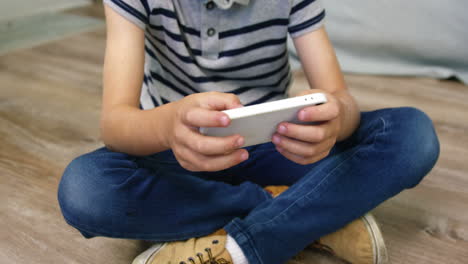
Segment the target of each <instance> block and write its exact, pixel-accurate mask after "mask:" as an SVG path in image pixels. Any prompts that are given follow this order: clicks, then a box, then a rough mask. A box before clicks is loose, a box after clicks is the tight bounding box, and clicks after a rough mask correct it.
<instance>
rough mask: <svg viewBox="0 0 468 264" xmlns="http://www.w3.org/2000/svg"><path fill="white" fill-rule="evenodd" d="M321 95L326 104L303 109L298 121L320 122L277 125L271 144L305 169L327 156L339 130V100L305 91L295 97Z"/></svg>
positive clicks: (327, 95) (316, 91) (314, 91)
mask: <svg viewBox="0 0 468 264" xmlns="http://www.w3.org/2000/svg"><path fill="white" fill-rule="evenodd" d="M318 92H321V93H324V94H325V95H326V97H327V100H328V102H327V103H325V104H322V105H318V106H309V107H305V108H303V109H302V110H301V111H299V113H298V118H299V120H300V121H303V122H319V124H315V125H298V124H292V123H287V122H283V123H280V124H279V125H278V127H277V129H276V133H275V134H274V135H273V138H272V141H273V143H274V144H275V145H276V150H278V152H280V153H281V154H282V155H283V156H285V157H286V158H287V159H289V160H291V161H294V162H296V163H299V164H302V165H307V164H311V163H314V162H317V161H319V160H321V159H323V158H325V157H326V156H328V154H329V153H330V150H331V149H332V147H333V146H334V145H335V143H336V141H337V138H338V135H339V132H340V127H341V120H340V117H341V105H340V102H339V101H338V99H337V98H336V97H335V96H333V95H332V94H330V93H327V92H325V91H323V90H318V89H314V90H307V91H303V92H301V93H300V94H298V95H297V96H300V95H306V94H311V93H318Z"/></svg>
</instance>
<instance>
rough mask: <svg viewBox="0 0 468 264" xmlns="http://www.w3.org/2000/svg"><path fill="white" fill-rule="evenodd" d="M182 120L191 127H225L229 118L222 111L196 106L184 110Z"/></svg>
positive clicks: (229, 120)
mask: <svg viewBox="0 0 468 264" xmlns="http://www.w3.org/2000/svg"><path fill="white" fill-rule="evenodd" d="M182 122H183V123H184V124H186V125H188V126H193V127H226V126H228V125H229V124H230V123H231V119H230V118H229V116H228V115H227V114H225V113H223V112H220V111H214V110H209V109H204V108H200V107H196V108H191V109H190V110H188V111H187V112H185V114H184V115H183V116H182Z"/></svg>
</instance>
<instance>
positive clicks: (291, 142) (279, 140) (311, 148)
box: [273, 134, 335, 158]
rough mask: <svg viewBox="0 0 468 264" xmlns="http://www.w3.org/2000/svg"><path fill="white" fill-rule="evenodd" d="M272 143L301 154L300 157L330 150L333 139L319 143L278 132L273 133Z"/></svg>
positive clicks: (333, 142)
mask: <svg viewBox="0 0 468 264" xmlns="http://www.w3.org/2000/svg"><path fill="white" fill-rule="evenodd" d="M273 143H274V144H275V145H276V146H277V147H280V148H282V149H285V150H286V151H288V152H290V153H293V154H296V155H299V156H302V157H305V158H307V157H313V156H315V155H317V154H319V153H322V152H324V151H327V150H330V149H331V148H332V147H333V145H334V144H335V141H334V140H333V139H331V138H330V139H327V140H325V141H323V142H321V143H319V144H316V143H307V142H303V141H299V140H295V139H291V138H288V137H284V136H281V135H278V134H275V135H273Z"/></svg>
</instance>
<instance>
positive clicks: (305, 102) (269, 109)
mask: <svg viewBox="0 0 468 264" xmlns="http://www.w3.org/2000/svg"><path fill="white" fill-rule="evenodd" d="M326 102H327V98H326V96H325V95H324V94H323V93H315V94H308V95H304V96H298V97H293V98H287V99H282V100H278V101H273V102H268V103H262V104H256V105H251V106H246V107H241V108H235V109H230V110H225V111H223V112H224V113H226V114H227V115H228V116H229V118H230V119H231V124H230V125H229V126H228V127H201V128H200V129H199V131H200V133H202V134H204V135H207V136H217V137H224V136H230V135H234V134H239V135H241V136H243V137H244V139H245V144H244V146H243V147H248V146H252V145H256V144H261V143H266V142H270V141H271V138H272V136H273V134H274V133H275V132H276V128H277V126H278V124H279V123H281V122H284V121H285V122H290V123H296V124H302V123H304V122H301V121H299V119H298V118H297V114H298V112H299V110H301V109H302V108H304V107H307V106H313V105H320V104H324V103H326Z"/></svg>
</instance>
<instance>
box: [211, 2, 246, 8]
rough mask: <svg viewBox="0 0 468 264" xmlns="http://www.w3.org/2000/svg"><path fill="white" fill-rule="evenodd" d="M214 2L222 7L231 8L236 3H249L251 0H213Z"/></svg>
mask: <svg viewBox="0 0 468 264" xmlns="http://www.w3.org/2000/svg"><path fill="white" fill-rule="evenodd" d="M213 2H215V3H216V5H217V6H218V7H219V8H221V9H229V8H231V6H232V5H233V4H234V3H238V4H241V5H248V4H249V2H250V0H213Z"/></svg>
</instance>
